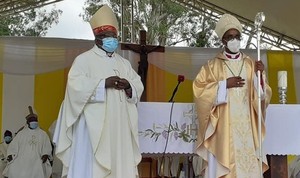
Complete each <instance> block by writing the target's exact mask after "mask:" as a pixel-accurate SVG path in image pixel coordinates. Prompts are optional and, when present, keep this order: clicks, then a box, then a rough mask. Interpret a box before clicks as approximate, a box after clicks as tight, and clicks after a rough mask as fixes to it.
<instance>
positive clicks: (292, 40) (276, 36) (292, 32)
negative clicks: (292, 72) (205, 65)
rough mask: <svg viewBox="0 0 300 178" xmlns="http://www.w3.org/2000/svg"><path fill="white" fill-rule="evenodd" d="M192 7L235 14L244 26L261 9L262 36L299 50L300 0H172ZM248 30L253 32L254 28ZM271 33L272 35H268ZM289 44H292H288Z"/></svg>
mask: <svg viewBox="0 0 300 178" xmlns="http://www.w3.org/2000/svg"><path fill="white" fill-rule="evenodd" d="M172 1H174V2H177V3H180V4H182V5H185V6H188V7H190V8H192V9H193V10H198V11H202V12H203V11H206V13H208V12H207V9H209V10H210V11H213V12H216V13H218V14H223V13H231V14H233V15H236V16H237V17H238V18H239V20H240V21H241V22H242V23H244V25H246V26H253V23H254V19H255V15H256V14H257V13H258V12H264V14H265V16H266V20H265V22H264V24H263V28H262V31H263V34H262V37H263V40H265V41H266V40H270V41H269V43H270V44H272V45H274V46H276V45H277V46H278V47H279V48H281V49H286V50H300V25H299V21H300V20H299V17H300V10H299V7H300V1H298V0H285V1H282V0H172ZM218 18H219V17H218ZM246 30H248V33H255V32H253V30H251V29H250V30H249V29H246ZM269 35H271V36H269ZM287 43H289V44H292V46H290V45H287Z"/></svg>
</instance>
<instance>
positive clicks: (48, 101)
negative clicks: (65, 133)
mask: <svg viewBox="0 0 300 178" xmlns="http://www.w3.org/2000/svg"><path fill="white" fill-rule="evenodd" d="M92 45H93V41H88V40H75V39H57V38H33V37H1V38H0V69H1V71H0V72H1V73H0V90H1V94H0V98H1V101H0V102H1V103H0V104H1V106H0V121H1V122H0V124H1V133H2V135H3V132H4V131H5V130H6V129H9V130H11V131H13V132H16V131H17V130H18V129H19V128H20V127H21V126H23V125H24V124H25V119H24V118H25V116H26V115H27V114H28V109H27V107H28V106H29V105H31V106H33V107H34V108H35V110H36V112H37V113H38V115H39V121H40V125H41V127H42V128H43V129H44V130H48V128H49V126H50V125H51V123H52V122H53V121H54V120H55V119H56V117H57V113H58V110H59V107H60V103H61V101H62V99H63V96H64V89H65V83H66V79H67V73H68V70H69V67H70V66H71V64H72V62H73V60H74V58H75V57H76V56H77V55H78V54H80V53H82V52H83V51H86V50H88V49H90V48H91V47H92ZM219 51H220V49H207V48H206V49H205V48H180V47H167V48H166V50H165V53H150V54H149V58H148V60H149V71H148V80H147V99H148V101H161V102H167V101H168V100H169V98H170V97H171V94H172V91H173V88H174V87H175V86H176V84H177V75H184V76H185V78H186V80H185V81H184V82H183V83H182V84H181V85H180V86H179V90H178V93H177V95H176V96H175V98H174V99H175V101H176V102H192V100H193V98H192V87H191V85H192V80H193V79H194V77H195V76H196V74H197V73H198V71H199V69H200V67H201V66H202V65H203V64H204V63H205V62H206V61H207V60H208V59H210V58H213V57H214V56H215V55H216V53H218V52H219ZM118 52H119V54H121V55H122V56H124V57H125V58H127V59H129V60H130V62H131V64H132V65H133V67H134V68H135V69H137V66H138V60H139V55H138V54H135V53H133V52H129V51H125V50H124V51H122V50H119V51H118ZM244 52H245V53H247V54H248V55H250V56H252V57H253V58H257V54H256V50H246V51H244ZM261 59H262V60H263V62H264V63H265V65H266V68H267V70H268V76H269V80H270V84H271V86H272V88H273V92H274V94H273V96H275V97H274V99H273V103H276V102H278V101H277V98H276V95H277V71H278V70H287V71H288V76H289V80H288V82H289V84H288V85H289V90H288V97H289V98H288V101H289V102H290V103H299V101H300V94H299V90H300V82H299V81H300V54H299V53H298V52H294V53H293V52H282V51H261Z"/></svg>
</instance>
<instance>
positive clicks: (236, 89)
mask: <svg viewBox="0 0 300 178" xmlns="http://www.w3.org/2000/svg"><path fill="white" fill-rule="evenodd" d="M242 60H243V62H242V65H241V68H240V71H239V73H238V75H235V74H234V72H233V71H232V69H231V68H230V67H229V65H228V64H227V63H226V61H225V60H224V64H225V65H226V67H227V68H228V70H229V71H230V73H231V74H232V75H233V76H234V77H240V76H241V74H242V71H243V67H244V63H245V60H244V59H242ZM234 90H235V91H236V92H237V95H238V96H240V92H241V91H240V88H234Z"/></svg>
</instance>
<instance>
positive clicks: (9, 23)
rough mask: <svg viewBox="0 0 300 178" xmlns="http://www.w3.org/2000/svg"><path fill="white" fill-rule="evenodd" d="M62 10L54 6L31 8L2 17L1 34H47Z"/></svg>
mask: <svg viewBox="0 0 300 178" xmlns="http://www.w3.org/2000/svg"><path fill="white" fill-rule="evenodd" d="M61 14H62V11H61V10H57V9H55V7H53V8H52V9H51V10H50V11H49V10H46V9H44V8H40V9H30V10H28V11H24V12H21V13H17V14H11V15H8V16H5V17H2V18H1V19H0V36H45V35H46V33H47V30H48V29H49V28H50V27H51V25H52V24H57V23H58V19H59V16H60V15H61Z"/></svg>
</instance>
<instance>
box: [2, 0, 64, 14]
mask: <svg viewBox="0 0 300 178" xmlns="http://www.w3.org/2000/svg"><path fill="white" fill-rule="evenodd" d="M59 1H62V0H1V1H0V17H5V16H8V15H12V14H17V13H20V12H23V11H26V10H29V9H33V8H38V7H42V6H46V5H48V4H52V3H56V2H59Z"/></svg>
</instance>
